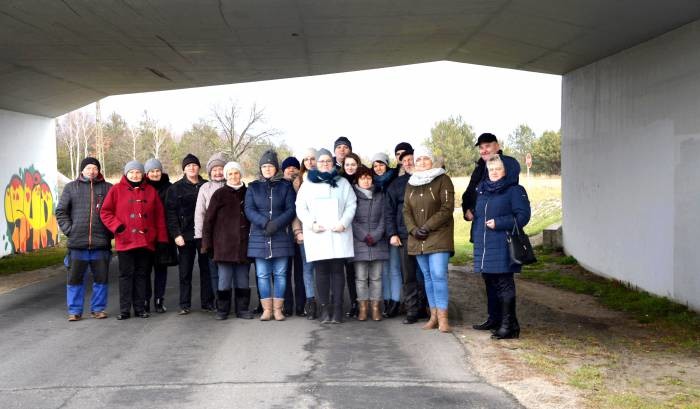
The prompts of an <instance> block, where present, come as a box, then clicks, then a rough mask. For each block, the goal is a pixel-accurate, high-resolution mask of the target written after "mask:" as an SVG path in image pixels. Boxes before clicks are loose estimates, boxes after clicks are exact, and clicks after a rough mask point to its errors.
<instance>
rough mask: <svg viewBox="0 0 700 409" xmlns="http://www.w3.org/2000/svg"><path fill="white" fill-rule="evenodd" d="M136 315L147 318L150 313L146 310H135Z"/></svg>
mask: <svg viewBox="0 0 700 409" xmlns="http://www.w3.org/2000/svg"><path fill="white" fill-rule="evenodd" d="M136 316H137V317H139V318H148V317H150V316H151V314H150V313H148V312H146V311H141V312H137V313H136Z"/></svg>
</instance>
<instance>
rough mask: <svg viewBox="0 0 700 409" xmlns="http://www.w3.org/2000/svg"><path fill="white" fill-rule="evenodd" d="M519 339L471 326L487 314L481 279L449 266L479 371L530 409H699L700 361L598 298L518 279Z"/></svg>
mask: <svg viewBox="0 0 700 409" xmlns="http://www.w3.org/2000/svg"><path fill="white" fill-rule="evenodd" d="M516 283H517V292H518V316H519V318H520V323H521V327H522V329H521V338H520V339H519V340H508V341H494V340H491V339H490V337H489V336H490V334H489V333H485V332H483V331H475V330H473V329H471V324H473V323H477V322H482V321H483V319H484V318H485V316H486V315H485V314H486V300H485V294H484V284H483V280H482V279H481V277H480V276H479V275H475V274H473V273H471V272H470V270H469V269H468V268H462V267H453V266H451V269H450V300H451V307H450V313H451V318H452V317H454V318H453V319H452V321H454V323H455V324H456V325H455V335H456V336H457V337H458V338H459V339H460V340H461V341H462V342H463V343H464V345H465V347H466V348H467V350H468V352H469V354H470V360H471V361H472V362H473V365H474V367H475V368H476V369H477V371H478V372H479V373H480V374H481V375H482V376H484V378H486V380H488V381H489V382H490V383H492V384H494V385H497V386H500V387H503V388H504V389H506V390H508V391H509V392H511V393H512V394H513V395H515V396H516V398H518V400H520V402H521V403H522V404H523V405H525V406H526V407H528V408H581V407H590V408H594V407H595V408H600V407H606V408H640V407H649V408H655V407H659V408H660V407H678V408H698V407H700V356H699V354H698V352H697V351H694V350H692V349H690V348H686V347H684V346H683V345H678V344H674V343H673V342H671V341H669V340H668V339H666V338H665V337H664V334H663V333H660V332H659V331H658V329H657V328H655V327H654V326H651V325H643V324H639V323H637V322H636V321H634V320H632V319H630V318H629V317H628V316H626V315H625V314H624V313H621V312H616V311H611V310H609V309H607V308H605V307H603V306H601V305H600V304H599V303H598V302H597V300H596V299H595V298H594V297H591V296H588V295H581V294H575V293H571V292H568V291H563V290H559V289H556V288H552V287H548V286H545V285H541V284H538V283H535V282H531V281H526V280H522V279H516Z"/></svg>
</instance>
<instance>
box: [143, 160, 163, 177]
mask: <svg viewBox="0 0 700 409" xmlns="http://www.w3.org/2000/svg"><path fill="white" fill-rule="evenodd" d="M143 169H144V171H145V173H148V172H150V171H152V170H154V169H160V170H161V171H163V164H162V163H160V161H159V160H158V159H156V158H151V159H149V160H147V161H146V164H145V165H143Z"/></svg>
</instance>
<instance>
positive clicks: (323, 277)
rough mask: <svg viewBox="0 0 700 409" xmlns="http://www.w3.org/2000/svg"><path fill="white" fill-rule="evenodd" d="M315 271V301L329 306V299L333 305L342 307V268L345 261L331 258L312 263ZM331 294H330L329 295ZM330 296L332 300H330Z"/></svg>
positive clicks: (343, 288) (343, 283) (343, 280)
mask: <svg viewBox="0 0 700 409" xmlns="http://www.w3.org/2000/svg"><path fill="white" fill-rule="evenodd" d="M314 268H315V269H316V289H317V290H318V292H317V294H316V299H317V300H318V302H319V303H320V304H329V303H330V302H331V299H332V300H333V304H335V305H341V306H342V305H343V291H345V277H344V274H343V272H344V268H345V260H344V259H340V258H333V259H329V260H319V261H315V262H314ZM331 293H332V294H331ZM331 296H332V298H331Z"/></svg>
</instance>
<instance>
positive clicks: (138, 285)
mask: <svg viewBox="0 0 700 409" xmlns="http://www.w3.org/2000/svg"><path fill="white" fill-rule="evenodd" d="M117 257H118V260H119V312H121V313H122V314H130V313H131V308H132V306H133V308H134V313H136V314H138V313H141V312H143V310H144V302H145V299H146V280H147V277H148V275H149V274H150V272H151V267H152V266H153V252H152V251H150V250H148V249H145V248H139V249H133V250H127V251H119V252H117Z"/></svg>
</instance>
